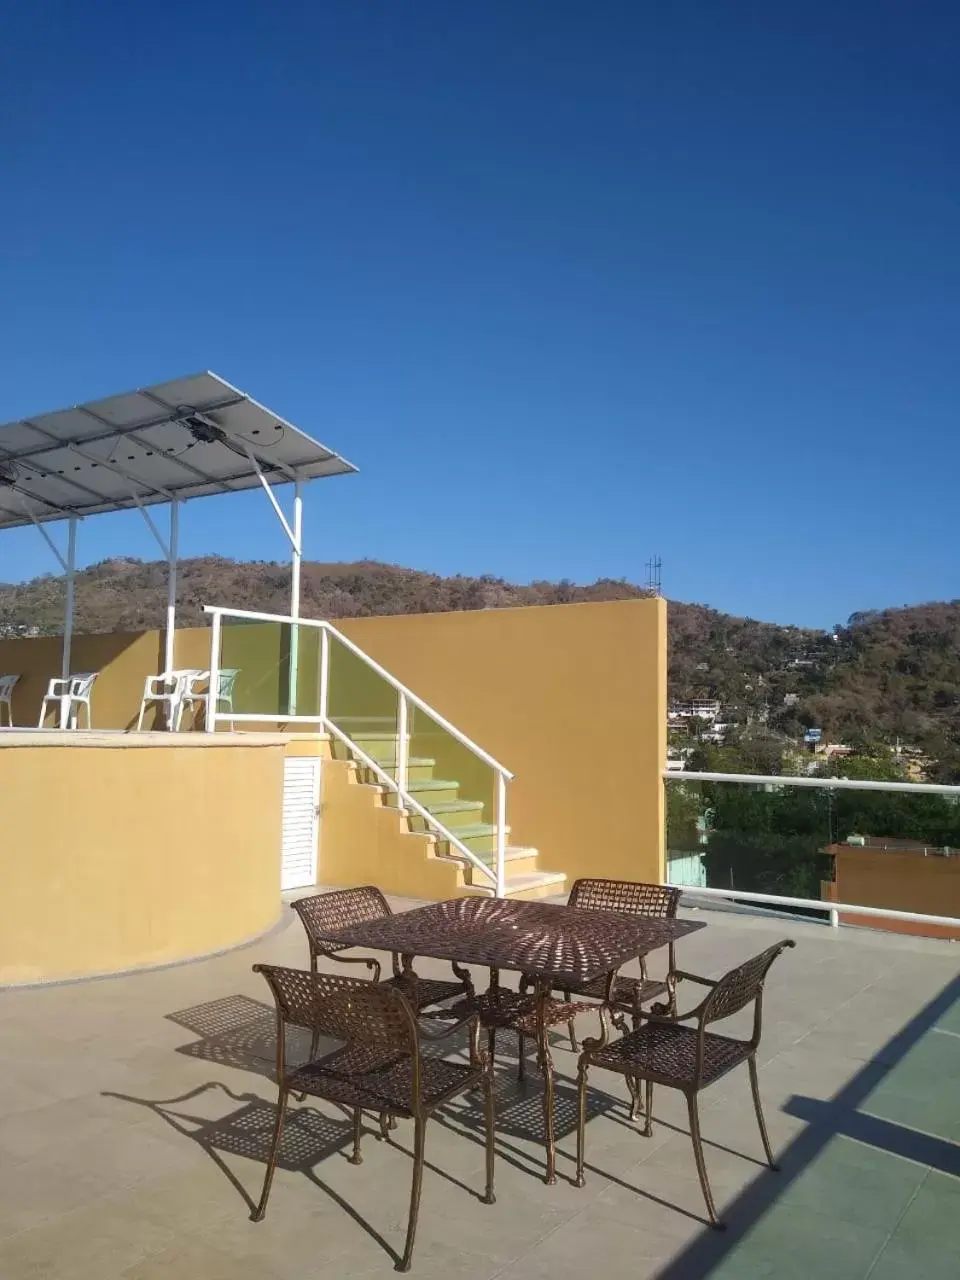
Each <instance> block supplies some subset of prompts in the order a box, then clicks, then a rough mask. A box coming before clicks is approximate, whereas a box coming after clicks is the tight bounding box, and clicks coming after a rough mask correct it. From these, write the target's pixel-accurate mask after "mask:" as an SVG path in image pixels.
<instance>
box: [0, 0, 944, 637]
mask: <svg viewBox="0 0 960 1280" xmlns="http://www.w3.org/2000/svg"><path fill="white" fill-rule="evenodd" d="M958 65H960V6H958V5H956V4H954V3H943V4H935V3H925V2H924V0H913V2H912V3H907V2H906V0H904V2H903V3H889V2H888V0H869V2H868V0H864V2H863V3H843V2H842V0H841V2H840V3H829V4H827V3H811V2H807V3H799V2H797V3H781V4H773V5H769V4H760V3H737V2H736V0H733V2H732V3H730V4H717V3H714V2H713V0H705V2H702V3H685V4H682V5H664V4H660V3H642V2H641V0H622V3H616V4H615V3H608V2H603V0H594V2H593V3H589V4H587V3H583V2H582V0H578V2H577V3H572V2H570V3H568V2H567V0H549V2H548V0H540V2H538V0H527V2H525V3H516V2H515V0H499V2H496V0H484V2H483V3H480V0H463V2H462V3H449V0H442V2H441V0H437V2H436V3H434V2H432V0H416V3H412V4H409V3H408V4H401V3H387V2H386V0H381V2H380V3H375V2H374V0H339V2H334V0H328V2H327V3H319V4H318V3H302V4H298V3H286V4H280V5H278V4H275V3H273V4H266V3H259V2H249V0H239V2H237V3H233V4H230V5H227V4H225V3H222V4H213V3H204V2H203V0H196V2H194V3H190V4H186V3H182V2H181V0H167V2H166V3H164V4H163V5H159V4H157V5H153V6H146V5H132V4H129V3H114V2H111V0H105V2H101V3H97V4H90V5H76V4H69V3H66V0H64V2H63V3H60V4H52V3H45V2H44V0H39V2H38V3H34V4H30V5H16V6H14V5H9V6H7V7H6V10H5V14H4V39H3V48H2V50H0V165H2V168H0V172H2V175H3V186H4V196H3V199H2V201H0V349H2V351H3V357H4V358H3V361H2V369H3V376H2V379H0V421H6V420H9V419H14V418H16V417H18V416H20V415H25V414H30V413H34V412H40V411H43V410H46V409H54V408H58V407H60V406H62V405H64V404H68V403H72V402H74V401H77V400H84V399H89V398H94V397H98V396H102V395H107V394H110V393H111V392H114V391H120V390H126V389H127V388H129V387H132V386H137V385H142V384H145V383H150V382H155V381H161V380H163V379H165V378H169V377H174V376H176V375H179V374H181V373H184V372H187V371H194V370H197V369H202V368H211V369H213V370H215V371H216V372H218V373H220V374H221V375H222V376H224V377H225V378H227V379H228V380H230V381H232V382H234V383H236V384H237V385H239V386H241V387H243V388H244V389H245V390H247V391H249V392H250V393H251V394H252V395H254V396H255V397H256V398H258V399H260V400H262V401H263V402H264V403H266V404H268V405H270V406H271V407H272V408H274V409H275V410H276V411H277V412H278V413H281V414H283V415H284V416H286V417H288V418H289V419H291V420H292V421H294V422H296V423H297V424H298V425H300V426H301V427H303V428H304V429H305V430H307V431H309V432H311V433H312V434H314V435H316V436H317V437H319V439H321V440H323V441H324V442H325V443H327V444H329V445H331V446H333V447H335V448H336V449H338V450H339V451H340V452H342V453H343V454H345V455H346V456H347V457H349V458H350V459H351V460H353V461H354V462H356V463H357V464H358V465H359V467H360V469H361V474H360V475H359V476H354V477H348V478H342V479H334V480H329V481H325V482H320V483H317V484H315V485H313V486H311V487H310V488H309V489H308V490H307V501H306V526H307V538H306V553H307V554H308V555H309V556H310V557H311V558H315V559H321V560H342V559H354V558H359V557H376V558H380V559H385V560H390V561H394V562H398V563H402V564H406V565H411V566H414V567H418V568H426V569H431V570H435V571H439V572H443V573H452V572H463V573H483V572H490V573H494V574H497V575H502V576H504V577H507V578H511V579H515V580H530V579H532V578H559V577H569V578H573V579H575V580H592V579H593V578H595V577H598V576H601V575H611V576H626V577H631V578H633V579H635V580H638V581H639V580H642V579H643V575H644V562H645V561H646V559H647V558H648V556H649V555H650V554H651V553H652V552H659V553H660V554H661V555H662V557H663V563H664V570H663V572H664V587H665V590H666V592H667V594H668V595H671V596H673V597H674V598H679V599H686V600H698V601H702V602H706V603H709V604H712V605H714V606H716V607H718V608H722V609H727V610H730V611H733V612H737V613H746V614H750V615H752V616H754V617H761V618H770V619H774V620H778V621H791V622H797V623H803V624H820V625H829V624H831V623H833V622H835V621H838V620H842V619H843V618H845V617H846V616H847V615H848V614H849V613H850V612H851V611H853V610H854V609H863V608H871V607H880V606H883V605H891V604H902V603H907V602H913V601H920V600H926V599H933V598H953V597H957V596H960V570H958V557H957V549H958V544H960V537H958V534H957V470H958V467H957V464H958V461H960V444H958V428H960V419H958V402H960V358H958V336H960V236H958V230H960V165H958V163H957V160H958V138H960V77H958V74H957V67H958ZM183 551H184V554H200V553H203V552H218V553H221V554H225V555H232V556H235V557H237V558H247V557H252V558H258V559H274V558H276V559H279V558H281V557H283V556H285V555H286V550H285V545H284V541H283V538H282V535H281V534H280V532H279V528H278V526H277V525H276V522H275V520H274V518H273V516H272V514H271V512H270V511H269V510H268V509H267V506H266V500H265V498H263V496H262V495H259V494H253V495H244V496H241V497H237V498H231V499H226V500H221V499H214V500H210V501H209V502H206V503H195V504H192V505H190V506H189V507H188V508H187V509H186V511H185V512H184V516H183ZM123 552H126V553H128V554H135V555H142V556H145V557H152V556H153V555H154V554H155V549H154V544H153V543H152V542H151V540H150V537H149V534H148V533H147V532H146V530H145V529H144V528H143V527H142V524H141V522H140V521H139V520H138V519H137V518H135V517H128V516H113V517H106V518H102V519H100V520H96V521H92V522H91V521H88V522H86V523H85V525H84V526H83V527H82V528H81V531H80V538H79V554H80V557H81V559H82V560H83V561H84V562H92V561H95V560H98V559H102V558H104V557H105V556H107V555H111V554H119V553H123ZM54 567H55V566H54V565H53V563H52V561H51V559H50V556H49V552H48V551H47V549H46V548H45V546H44V544H43V543H42V541H41V539H40V538H39V535H38V534H37V533H36V532H35V531H33V530H30V531H23V532H11V533H8V534H6V535H5V536H4V537H3V538H2V539H0V580H3V579H6V580H11V579H19V578H23V577H29V576H32V575H33V574H35V573H40V572H46V571H48V570H50V569H52V568H54ZM222 603H229V602H227V601H224V602H222Z"/></svg>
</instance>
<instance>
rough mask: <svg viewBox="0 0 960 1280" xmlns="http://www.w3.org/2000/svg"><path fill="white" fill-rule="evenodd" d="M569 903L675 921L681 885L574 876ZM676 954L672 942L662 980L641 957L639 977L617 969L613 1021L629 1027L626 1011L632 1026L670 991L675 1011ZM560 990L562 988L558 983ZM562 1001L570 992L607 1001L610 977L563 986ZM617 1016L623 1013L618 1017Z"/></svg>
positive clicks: (587, 908)
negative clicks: (643, 1011) (645, 1009)
mask: <svg viewBox="0 0 960 1280" xmlns="http://www.w3.org/2000/svg"><path fill="white" fill-rule="evenodd" d="M567 905H568V906H570V907H577V908H579V909H580V910H581V911H620V912H623V913H624V914H625V915H631V916H647V917H650V918H653V919H657V920H673V919H675V918H676V915H677V907H678V906H679V905H680V890H679V889H674V888H671V887H670V886H669V885H663V884H644V883H643V882H642V881H634V880H599V879H581V880H575V881H574V884H573V887H572V888H571V890H570V896H569V898H568V899H567ZM675 971H676V955H675V951H674V944H673V943H672V942H671V943H670V946H669V952H668V961H667V976H666V978H665V979H663V980H661V979H659V978H651V977H650V976H649V974H648V973H647V960H646V957H645V956H644V957H643V958H642V959H641V961H640V977H639V978H624V977H621V976H620V975H619V974H618V975H617V977H616V978H615V979H614V982H613V988H612V992H611V1002H610V1008H611V1009H612V1010H613V1012H614V1015H615V1016H614V1024H615V1025H616V1026H617V1027H618V1029H619V1030H621V1031H625V1030H626V1023H625V1022H624V1021H623V1017H624V1015H625V1014H630V1015H631V1017H632V1018H633V1025H634V1027H637V1026H638V1025H639V1019H640V1013H641V1009H642V1006H643V1005H645V1004H650V1003H651V1002H652V1001H654V1000H657V999H660V998H662V997H664V996H666V1005H665V1006H664V1010H663V1011H664V1012H669V1013H675V1012H676V1009H677V996H676V985H677V984H676V978H675ZM557 989H558V990H560V988H557ZM562 991H563V998H564V1000H567V1001H569V1000H570V999H571V997H572V996H577V997H582V996H589V997H590V998H591V999H593V1000H605V999H606V993H607V978H597V979H596V980H595V981H594V982H585V983H583V985H582V986H574V987H564V988H562ZM618 1015H619V1016H618ZM569 1031H570V1048H571V1049H572V1050H573V1052H574V1053H576V1052H577V1035H576V1031H575V1029H574V1024H573V1022H572V1021H571V1022H570V1025H569Z"/></svg>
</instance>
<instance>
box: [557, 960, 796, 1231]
mask: <svg viewBox="0 0 960 1280" xmlns="http://www.w3.org/2000/svg"><path fill="white" fill-rule="evenodd" d="M795 945H796V944H795V943H794V942H793V940H792V939H791V938H784V939H783V941H782V942H777V943H775V944H774V945H773V946H772V947H768V948H767V949H766V951H762V952H761V953H760V954H759V955H758V956H754V957H753V959H752V960H747V961H746V962H745V963H744V964H741V965H738V966H737V968H736V969H731V970H730V972H729V973H726V974H724V976H723V977H722V978H719V979H712V978H700V977H697V975H696V974H693V973H684V972H678V973H677V975H676V976H677V978H682V979H684V981H686V982H696V983H698V984H699V985H701V986H704V987H708V988H709V989H710V990H709V994H708V995H707V996H706V997H705V998H704V999H703V1000H702V1001H701V1002H700V1004H698V1005H697V1006H696V1008H695V1009H691V1010H690V1012H689V1013H684V1014H673V1015H665V1014H654V1013H646V1012H644V1013H643V1014H642V1019H641V1024H640V1026H639V1027H638V1028H637V1029H636V1030H634V1031H630V1032H628V1033H627V1034H626V1035H625V1036H622V1037H621V1038H620V1039H619V1040H613V1041H610V1042H608V1041H607V1040H606V1037H605V1035H604V1036H601V1038H600V1039H599V1040H585V1041H584V1046H583V1053H582V1054H581V1055H580V1064H579V1070H578V1075H577V1079H578V1086H579V1088H578V1094H579V1116H578V1124H577V1186H578V1187H582V1186H583V1185H584V1177H583V1164H584V1146H585V1134H584V1130H585V1127H586V1113H587V1073H588V1071H589V1069H590V1068H591V1067H603V1068H604V1070H606V1071H616V1072H617V1073H618V1074H620V1075H622V1076H626V1078H627V1081H628V1083H630V1085H631V1087H630V1092H631V1094H633V1095H634V1096H636V1094H637V1093H638V1092H639V1088H640V1081H641V1080H643V1081H644V1082H645V1091H646V1099H645V1103H646V1105H645V1122H644V1128H643V1134H644V1136H645V1137H649V1136H650V1134H651V1133H652V1132H653V1111H652V1106H653V1086H654V1085H655V1084H661V1085H664V1086H665V1087H666V1088H668V1089H679V1090H680V1092H681V1093H682V1094H683V1095H684V1096H685V1097H686V1099H687V1111H688V1114H689V1117H690V1136H691V1138H692V1140H693V1154H694V1158H695V1160H696V1162H697V1173H698V1174H699V1175H700V1186H701V1188H702V1190H703V1198H704V1201H705V1202H706V1206H707V1213H708V1214H709V1217H710V1223H711V1225H712V1226H714V1227H718V1228H722V1226H723V1223H722V1222H721V1221H720V1219H719V1218H718V1217H717V1211H716V1207H715V1206H714V1203H713V1194H712V1192H711V1190H710V1183H709V1181H708V1179H707V1166H706V1162H705V1161H704V1157H703V1140H702V1138H701V1137H700V1113H699V1109H698V1106H697V1099H698V1096H699V1094H700V1092H701V1090H703V1089H705V1088H706V1087H707V1086H708V1085H711V1084H714V1083H715V1082H716V1081H717V1080H720V1079H721V1078H722V1077H723V1076H725V1075H726V1074H727V1073H728V1072H729V1071H732V1070H733V1068H734V1067H738V1066H739V1065H740V1064H741V1063H742V1062H745V1063H746V1064H747V1067H748V1069H749V1072H750V1089H751V1091H752V1093H753V1105H754V1109H755V1111H756V1113H757V1124H758V1125H759V1127H760V1137H761V1139H762V1140H763V1149H764V1152H765V1153H766V1157H767V1163H768V1164H769V1166H770V1168H771V1169H777V1167H778V1166H777V1164H776V1161H775V1160H774V1158H773V1152H772V1151H771V1149H770V1139H769V1138H768V1137H767V1126H766V1124H765V1122H764V1119H763V1109H762V1107H761V1105H760V1086H759V1082H758V1080H757V1049H758V1048H759V1047H760V1033H761V1024H762V1006H763V983H764V980H765V978H766V976H767V973H768V972H769V970H770V966H771V965H772V964H773V962H774V960H776V958H777V956H779V955H780V953H781V951H784V950H785V949H786V948H787V947H793V946H795ZM751 1004H752V1005H753V1034H752V1035H751V1036H750V1039H749V1040H737V1039H734V1038H732V1037H730V1036H723V1035H718V1034H717V1033H716V1032H713V1031H708V1030H707V1027H708V1026H710V1025H711V1024H712V1023H714V1022H721V1021H723V1020H725V1019H726V1018H730V1017H732V1016H733V1015H734V1014H735V1013H739V1012H740V1011H741V1009H746V1008H747V1007H748V1006H749V1005H751ZM694 1019H696V1026H695V1027H693V1026H686V1025H684V1024H685V1023H688V1022H692V1021H693V1020H694ZM605 1030H606V1028H605Z"/></svg>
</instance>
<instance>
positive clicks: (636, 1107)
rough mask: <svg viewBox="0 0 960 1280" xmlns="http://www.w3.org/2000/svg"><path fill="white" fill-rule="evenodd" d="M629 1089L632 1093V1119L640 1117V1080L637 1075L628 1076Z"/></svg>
mask: <svg viewBox="0 0 960 1280" xmlns="http://www.w3.org/2000/svg"><path fill="white" fill-rule="evenodd" d="M627 1089H628V1091H629V1093H630V1119H631V1120H633V1121H636V1120H639V1119H640V1081H639V1079H638V1078H637V1077H636V1076H627Z"/></svg>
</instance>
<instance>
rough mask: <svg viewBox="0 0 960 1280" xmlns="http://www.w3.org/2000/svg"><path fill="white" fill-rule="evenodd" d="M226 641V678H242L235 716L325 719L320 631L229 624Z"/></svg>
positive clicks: (269, 624) (282, 625)
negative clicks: (232, 675) (319, 716)
mask: <svg viewBox="0 0 960 1280" xmlns="http://www.w3.org/2000/svg"><path fill="white" fill-rule="evenodd" d="M220 636H221V642H220V670H221V673H224V674H225V673H226V672H230V671H235V672H236V678H235V680H234V683H233V710H234V711H235V712H237V714H247V715H262V716H265V717H269V716H276V715H301V716H309V715H317V714H318V713H319V706H320V695H319V685H320V679H319V669H320V631H319V628H317V627H310V626H305V625H303V624H301V623H286V622H244V621H243V620H241V619H233V620H231V619H229V618H224V619H223V622H222V625H221V632H220ZM220 710H221V712H223V711H224V710H225V708H224V707H223V706H221V708H220ZM253 727H254V728H255V727H256V726H253Z"/></svg>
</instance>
